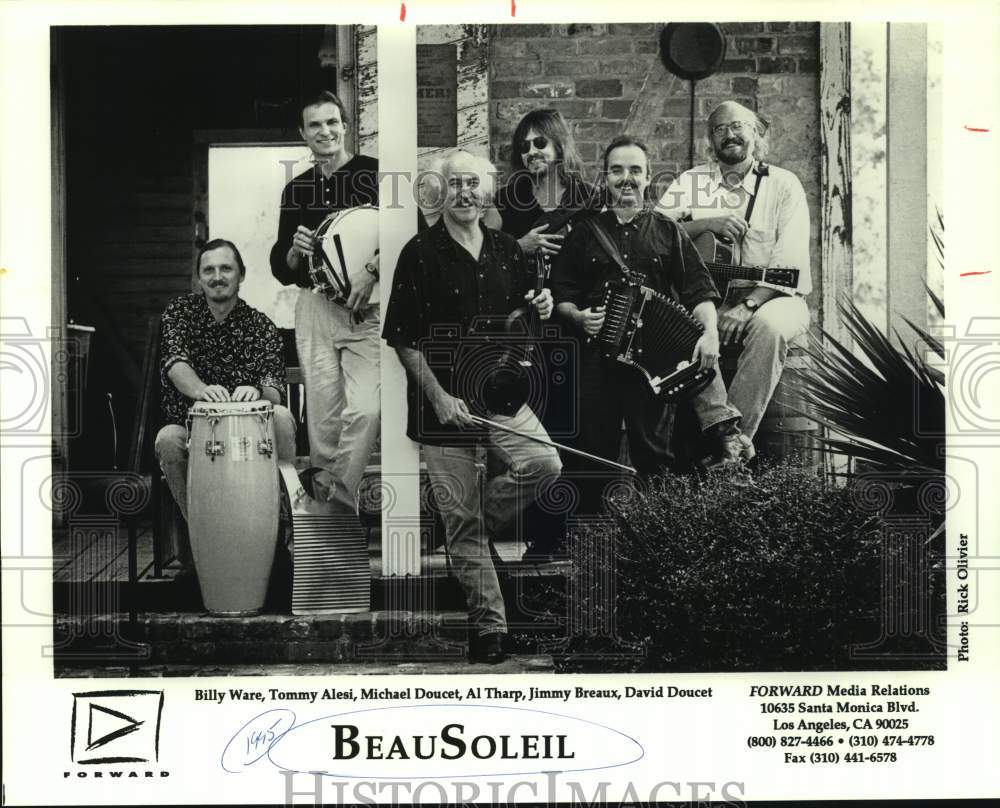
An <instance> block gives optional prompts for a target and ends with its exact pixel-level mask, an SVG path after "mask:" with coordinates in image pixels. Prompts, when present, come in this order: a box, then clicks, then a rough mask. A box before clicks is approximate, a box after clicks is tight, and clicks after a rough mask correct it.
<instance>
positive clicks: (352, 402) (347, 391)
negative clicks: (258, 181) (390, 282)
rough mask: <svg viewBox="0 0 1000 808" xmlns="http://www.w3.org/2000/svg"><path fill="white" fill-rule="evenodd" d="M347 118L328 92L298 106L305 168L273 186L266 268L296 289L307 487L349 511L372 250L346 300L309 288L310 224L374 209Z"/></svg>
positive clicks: (374, 279)
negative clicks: (275, 214)
mask: <svg viewBox="0 0 1000 808" xmlns="http://www.w3.org/2000/svg"><path fill="white" fill-rule="evenodd" d="M347 124H348V120H347V110H346V109H345V107H344V104H343V102H342V101H341V100H340V99H339V98H338V97H337V96H336V95H334V94H333V93H331V92H328V91H322V92H320V93H318V94H316V95H314V96H312V97H309V98H306V99H305V101H304V102H303V104H302V108H301V120H300V122H299V133H300V134H301V135H302V139H303V140H304V141H305V142H306V144H307V145H308V146H309V149H310V151H311V152H312V157H313V162H314V165H313V167H312V168H310V169H309V170H308V171H306V172H305V173H304V174H300V175H299V176H298V177H295V178H294V179H293V180H292V181H291V182H290V183H288V185H286V186H285V189H284V191H283V192H282V195H281V214H280V217H279V220H278V238H277V240H276V241H275V243H274V246H273V247H272V248H271V273H272V274H273V275H274V277H275V278H277V279H278V280H279V281H280V282H281V283H283V284H285V285H286V286H288V285H292V284H294V285H297V286H300V287H302V289H303V291H302V292H300V293H299V297H298V300H297V301H296V304H295V344H296V348H297V349H298V355H299V364H300V365H301V366H302V370H303V374H304V375H305V383H306V384H305V387H306V390H305V393H306V424H307V426H308V429H309V453H310V458H309V459H310V465H311V466H312V467H313V468H314V469H317V471H316V473H315V475H314V477H313V479H312V489H313V491H312V493H313V495H314V496H315V497H316V498H317V499H321V500H326V501H338V502H340V503H341V504H343V505H345V506H347V507H356V498H357V490H358V485H359V483H360V482H361V478H362V476H363V475H364V470H365V465H366V464H367V462H368V456H369V455H370V454H371V450H372V446H373V445H374V443H375V439H376V437H377V436H378V429H379V413H380V411H381V401H380V398H379V395H380V392H379V391H380V384H381V377H380V375H379V343H378V336H379V303H378V300H377V299H376V297H375V295H376V294H377V290H378V285H377V284H378V255H377V254H376V255H374V256H373V257H372V258H371V260H370V261H368V262H367V264H366V265H365V266H362V267H352V268H350V270H349V273H348V278H349V280H350V282H351V296H350V297H349V298H348V299H347V300H345V301H342V304H343V305H342V304H341V303H338V302H334V301H332V300H329V299H327V298H326V296H324V295H321V294H312V293H311V292H310V291H309V287H311V286H312V281H311V279H310V276H309V262H310V259H311V258H312V255H313V252H314V247H315V244H314V242H315V238H314V233H315V231H316V228H317V227H319V225H320V224H321V223H322V222H323V220H324V219H326V217H327V216H328V215H329V214H331V213H335V212H337V211H340V210H344V209H346V208H352V207H357V206H359V205H378V161H377V160H376V159H375V158H373V157H367V156H365V155H360V154H352V153H351V152H350V151H348V149H347V143H346V136H347ZM356 315H360V316H356Z"/></svg>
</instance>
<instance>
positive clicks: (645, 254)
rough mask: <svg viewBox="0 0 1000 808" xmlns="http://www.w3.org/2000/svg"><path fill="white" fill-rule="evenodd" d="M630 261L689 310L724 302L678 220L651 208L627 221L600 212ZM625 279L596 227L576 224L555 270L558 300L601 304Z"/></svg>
mask: <svg viewBox="0 0 1000 808" xmlns="http://www.w3.org/2000/svg"><path fill="white" fill-rule="evenodd" d="M594 221H595V222H600V223H601V224H603V225H604V229H605V231H606V232H607V233H608V235H609V236H610V237H611V240H612V241H614V242H615V244H616V246H617V247H618V250H619V252H620V253H621V256H622V260H623V261H624V262H625V265H626V266H627V267H628V268H629V269H630V270H632V271H635V272H642V273H643V274H644V275H645V276H646V277H645V281H644V282H643V285H645V286H648V287H650V288H651V289H653V290H655V291H657V292H660V293H661V294H665V295H667V296H668V297H671V298H673V299H674V300H678V301H680V302H681V303H682V304H683V305H684V306H685V307H686V308H687V309H688V310H689V311H690V310H692V309H694V307H695V306H697V305H698V304H699V303H702V302H704V301H706V300H719V299H720V297H719V292H718V290H717V289H716V288H715V284H714V283H713V282H712V278H711V276H710V275H709V274H708V270H707V269H706V268H705V264H704V262H703V261H702V259H701V256H700V255H699V254H698V251H697V249H696V248H695V246H694V243H693V242H692V241H691V239H690V238H689V237H688V235H687V234H686V233H685V232H684V230H683V229H682V228H680V227H679V226H678V225H677V223H676V222H674V221H673V219H669V218H667V217H666V216H663V215H661V214H659V213H656V212H654V211H652V210H649V209H646V210H643V211H641V212H640V213H639V214H638V215H637V216H636V217H635V218H633V219H632V220H631V221H630V222H626V223H624V224H622V223H621V222H619V221H618V217H617V216H616V215H615V213H614V211H611V210H606V211H604V213H601V214H599V215H598V216H597V217H596V218H595V219H594ZM620 277H621V270H620V269H619V268H618V265H617V264H615V262H614V261H613V260H612V259H611V257H610V256H609V255H608V254H607V252H606V251H605V250H604V248H603V247H602V246H601V244H600V242H599V241H598V240H597V237H596V236H595V235H594V231H593V229H592V227H591V226H590V225H589V224H588V225H584V226H581V227H577V228H574V230H573V232H572V233H570V235H569V236H567V238H566V241H565V243H564V244H563V247H562V249H561V250H560V251H559V255H558V256H556V259H555V265H554V266H553V268H552V276H551V278H550V286H551V288H552V297H553V299H554V300H555V302H556V304H557V305H558V304H559V303H565V302H569V303H574V304H576V306H577V308H579V309H585V308H587V307H589V306H595V305H600V303H601V300H602V299H603V286H604V283H605V282H606V281H609V280H613V279H616V278H620Z"/></svg>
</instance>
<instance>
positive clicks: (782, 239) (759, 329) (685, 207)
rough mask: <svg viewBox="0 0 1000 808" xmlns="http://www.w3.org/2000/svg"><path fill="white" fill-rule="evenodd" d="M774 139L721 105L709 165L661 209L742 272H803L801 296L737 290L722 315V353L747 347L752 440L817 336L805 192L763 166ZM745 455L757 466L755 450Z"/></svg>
mask: <svg viewBox="0 0 1000 808" xmlns="http://www.w3.org/2000/svg"><path fill="white" fill-rule="evenodd" d="M766 134H767V127H766V125H765V124H764V122H763V121H762V120H761V119H760V117H759V116H758V115H757V114H756V113H754V112H753V111H752V110H749V109H747V108H746V107H744V106H743V105H742V104H738V103H736V102H735V101H725V102H723V103H722V104H719V106H717V107H716V108H715V109H714V110H713V111H712V113H711V114H710V115H709V116H708V125H707V131H706V135H707V139H708V144H709V147H710V154H711V158H710V161H709V162H708V163H706V164H704V165H699V166H696V167H695V168H692V169H691V170H689V171H685V172H684V173H683V174H681V175H680V176H679V177H678V178H677V180H676V181H675V182H674V183H673V184H671V186H670V187H669V188H668V189H667V191H666V193H664V194H663V196H662V197H661V198H660V201H659V203H658V204H657V210H659V211H660V212H662V213H665V214H667V215H668V216H672V217H673V218H675V219H677V220H678V221H679V222H681V225H682V226H683V227H684V229H685V230H687V233H688V235H689V236H691V237H692V238H693V239H695V240H696V242H697V243H698V244H699V248H702V247H704V245H706V244H711V242H712V239H711V236H714V237H715V238H716V239H718V240H719V241H721V242H723V243H725V244H728V245H730V246H731V247H732V248H733V255H732V263H734V264H739V265H740V266H742V267H769V268H770V267H775V268H791V269H797V270H798V271H799V275H798V284H797V285H796V286H794V287H785V286H779V285H775V284H770V283H769V282H766V281H746V280H742V281H740V280H734V281H731V282H730V284H729V286H730V288H729V293H728V294H727V295H726V300H725V302H724V303H723V305H722V307H721V309H720V311H719V338H720V341H721V343H722V346H723V347H724V348H725V347H727V346H731V347H739V346H742V351H741V353H740V356H739V360H738V364H737V370H736V375H735V376H734V377H733V380H732V382H731V383H730V385H729V403H730V404H732V405H733V406H734V407H735V408H736V409H738V410H739V411H740V413H742V416H743V418H742V422H741V429H742V430H743V433H744V434H745V435H746V436H747V437H749V438H751V439H752V438H753V436H754V435H755V434H756V432H757V428H758V427H759V426H760V422H761V420H762V418H763V416H764V411H765V410H766V409H767V405H768V403H769V402H770V400H771V396H772V395H773V393H774V389H775V387H776V386H777V384H778V381H779V380H780V379H781V371H782V367H783V364H784V361H785V355H786V353H787V351H788V346H789V344H790V343H792V341H793V340H795V339H796V338H798V337H801V336H802V335H803V334H804V333H805V332H806V330H807V329H808V328H809V310H808V308H807V307H806V300H805V298H806V295H808V294H809V292H810V291H811V290H812V279H811V276H810V272H809V208H808V205H807V204H806V195H805V191H804V190H803V188H802V183H801V182H799V180H798V178H797V177H796V176H795V175H794V174H793V173H792V172H791V171H788V170H786V169H783V168H779V167H777V166H774V165H769V164H767V163H765V162H764V158H765V157H766V156H767V151H768V142H767V138H766ZM706 234H708V236H709V237H708V238H707V239H706ZM703 255H704V251H703ZM705 257H706V258H708V260H712V258H713V256H710V255H709V256H705ZM746 448H747V451H746V456H747V458H748V459H749V457H752V455H753V447H752V446H749V445H748V446H747V447H746Z"/></svg>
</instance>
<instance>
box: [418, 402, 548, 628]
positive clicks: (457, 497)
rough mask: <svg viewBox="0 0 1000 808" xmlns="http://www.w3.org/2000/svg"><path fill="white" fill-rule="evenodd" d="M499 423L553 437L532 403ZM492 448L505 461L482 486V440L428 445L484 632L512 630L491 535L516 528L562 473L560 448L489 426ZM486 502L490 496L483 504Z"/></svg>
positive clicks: (452, 540) (473, 616)
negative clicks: (479, 446)
mask: <svg viewBox="0 0 1000 808" xmlns="http://www.w3.org/2000/svg"><path fill="white" fill-rule="evenodd" d="M494 420H495V421H496V422H497V423H501V424H504V425H506V426H510V427H513V428H515V429H518V430H520V431H522V432H527V433H529V434H534V435H538V436H539V437H543V438H545V437H548V436H547V434H546V432H545V428H544V427H543V426H542V425H541V423H539V421H538V418H537V417H536V416H535V414H534V413H533V412H532V411H531V409H530V408H529V407H527V406H523V407H521V409H520V410H519V411H518V412H517V413H516V414H515V415H513V416H505V415H497V416H494ZM487 448H488V451H489V452H490V453H491V454H493V455H494V456H495V459H496V460H498V461H499V462H500V463H501V464H502V465H503V467H504V471H503V472H502V473H501V474H498V475H496V476H495V477H493V478H491V479H490V480H489V482H488V483H487V484H486V488H485V491H483V492H480V486H479V475H478V472H477V469H476V448H475V446H471V445H470V446H432V445H428V444H425V445H424V447H423V451H424V461H425V462H426V463H427V473H428V476H429V478H430V485H431V490H432V492H433V494H434V499H435V502H436V503H437V507H438V510H439V511H440V512H441V516H442V519H443V520H444V526H445V541H446V547H447V550H448V555H449V556H450V558H451V568H452V573H453V574H454V576H455V578H456V579H457V580H458V582H459V584H460V585H461V587H462V590H463V591H464V592H465V599H466V603H467V606H468V610H469V622H470V623H471V624H472V626H473V627H474V628H475V629H476V630H478V632H479V633H480V634H490V633H493V632H506V630H507V616H506V611H505V609H504V603H503V593H502V591H501V589H500V582H499V580H498V579H497V573H496V569H495V568H494V566H493V559H492V556H491V553H490V545H489V542H490V538H491V537H493V538H505V537H509V536H511V535H512V534H513V533H514V532H515V530H516V522H517V516H518V514H519V513H520V512H521V511H522V510H523V509H524V508H525V507H527V506H528V505H529V504H530V503H531V502H533V501H534V500H535V499H537V498H538V497H539V496H540V495H541V494H543V493H544V492H545V490H546V488H548V487H549V486H550V485H551V484H552V483H553V482H555V480H556V479H557V478H558V476H559V474H560V472H561V471H562V463H561V462H560V460H559V454H558V452H556V450H555V449H553V448H552V447H551V446H544V445H542V444H539V443H535V442H533V441H530V440H528V439H527V438H524V437H521V436H520V435H514V434H511V433H508V432H504V431H502V430H499V429H490V433H489V442H488V446H487ZM484 500H485V502H484Z"/></svg>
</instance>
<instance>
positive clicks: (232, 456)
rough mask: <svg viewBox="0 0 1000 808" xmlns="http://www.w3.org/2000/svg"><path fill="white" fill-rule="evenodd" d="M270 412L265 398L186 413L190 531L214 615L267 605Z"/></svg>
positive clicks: (272, 532)
mask: <svg viewBox="0 0 1000 808" xmlns="http://www.w3.org/2000/svg"><path fill="white" fill-rule="evenodd" d="M273 414H274V411H273V409H272V407H271V404H270V402H267V401H241V402H237V401H230V402H218V403H217V402H211V401H197V402H195V404H194V406H193V407H192V408H191V409H190V411H189V412H188V437H189V440H188V452H189V459H188V529H189V533H190V536H191V551H192V553H193V555H194V564H195V570H196V571H197V573H198V581H199V583H200V585H201V595H202V599H203V600H204V601H205V608H206V609H207V610H208V611H209V612H211V613H212V614H219V615H228V616H237V615H250V614H256V613H257V612H259V611H260V609H261V607H263V605H264V597H265V595H266V593H267V584H268V580H269V579H270V577H271V565H272V564H273V563H274V551H275V548H276V546H277V535H278V466H277V457H276V444H275V439H274V421H273Z"/></svg>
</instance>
